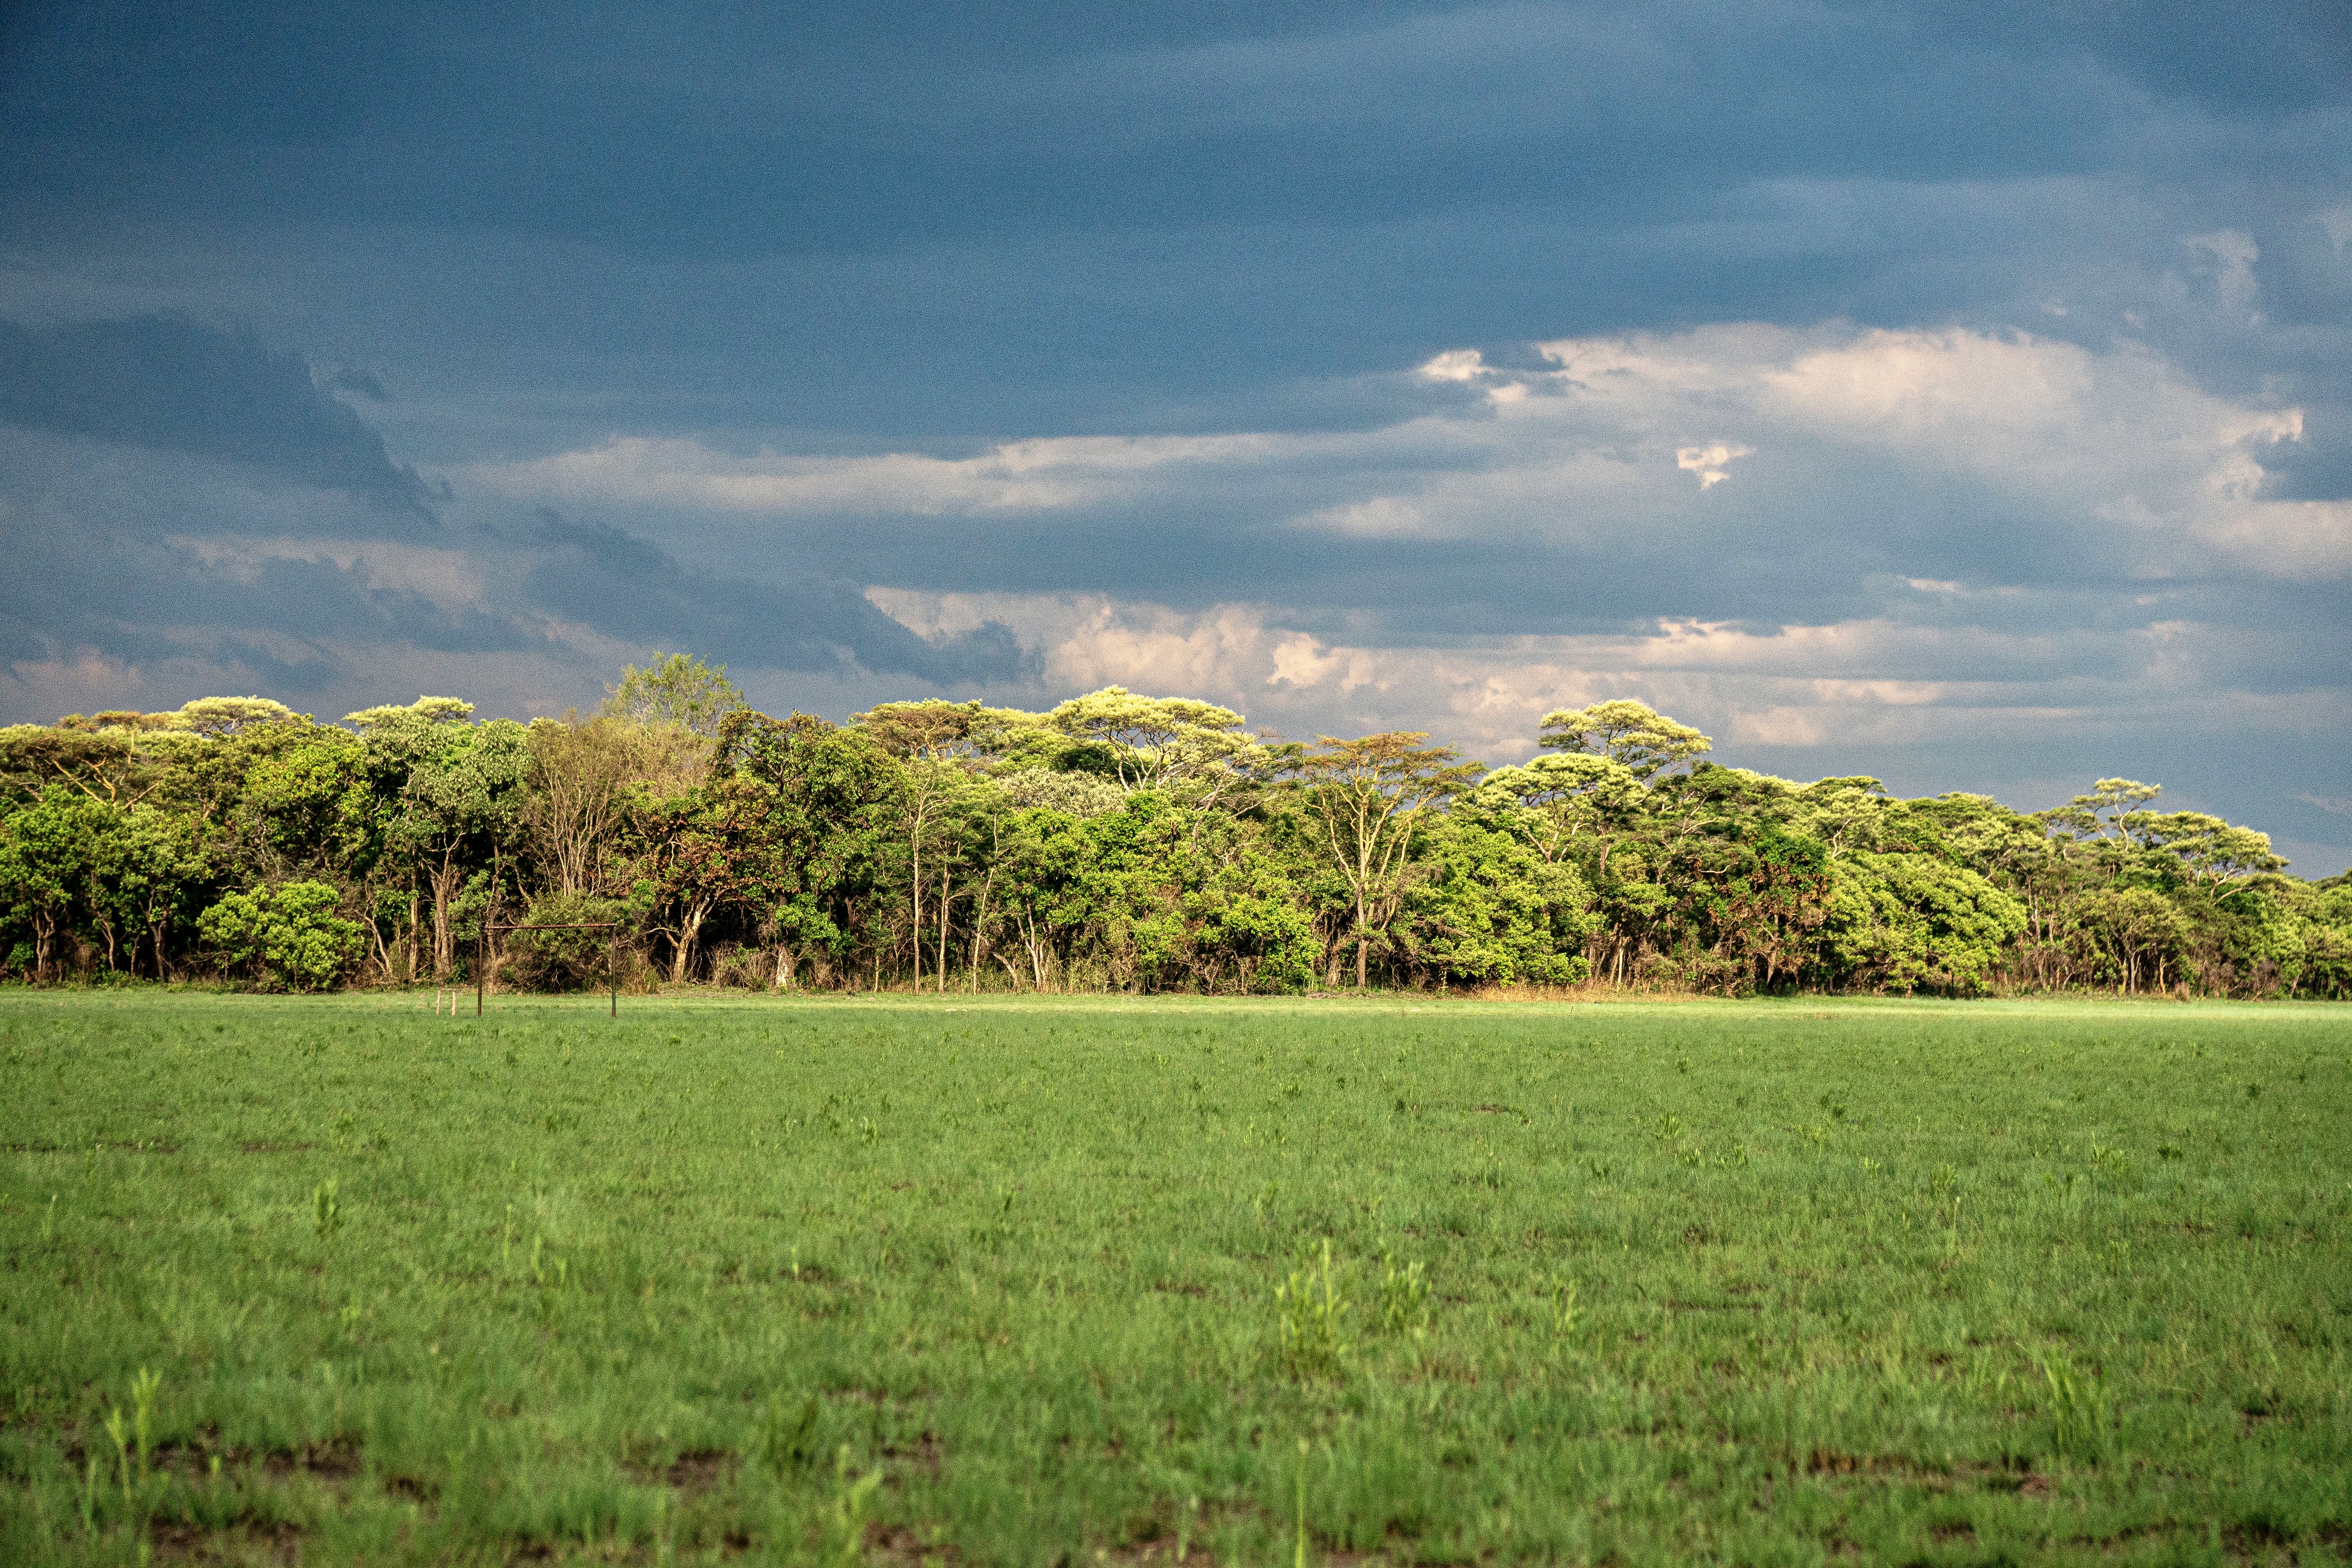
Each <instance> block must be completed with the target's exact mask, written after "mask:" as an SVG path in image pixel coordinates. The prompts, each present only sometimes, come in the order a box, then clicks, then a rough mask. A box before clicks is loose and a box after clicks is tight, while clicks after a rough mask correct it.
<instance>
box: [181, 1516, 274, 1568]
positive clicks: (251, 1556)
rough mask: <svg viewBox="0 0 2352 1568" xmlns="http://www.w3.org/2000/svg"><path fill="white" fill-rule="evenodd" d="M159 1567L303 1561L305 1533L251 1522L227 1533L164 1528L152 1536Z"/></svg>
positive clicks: (186, 1526)
mask: <svg viewBox="0 0 2352 1568" xmlns="http://www.w3.org/2000/svg"><path fill="white" fill-rule="evenodd" d="M148 1541H149V1543H150V1544H151V1545H152V1548H153V1551H154V1559H155V1561H156V1562H158V1563H252V1564H262V1563H299V1562H301V1561H302V1531H301V1529H300V1527H299V1526H297V1525H291V1524H287V1523H285V1522H283V1521H279V1522H278V1523H273V1524H263V1523H261V1522H260V1521H246V1522H244V1523H240V1524H235V1525H231V1526H230V1527H229V1528H228V1529H226V1530H206V1529H205V1528H204V1527H203V1526H201V1525H194V1524H161V1525H157V1526H155V1527H154V1528H153V1530H152V1531H151V1532H150V1534H149V1536H148Z"/></svg>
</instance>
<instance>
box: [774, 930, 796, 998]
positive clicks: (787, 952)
mask: <svg viewBox="0 0 2352 1568" xmlns="http://www.w3.org/2000/svg"><path fill="white" fill-rule="evenodd" d="M796 967H797V965H795V964H794V963H793V950H792V949H791V948H789V947H787V946H785V945H784V944H783V943H782V942H778V943H777V944H776V989H777V990H779V991H790V990H791V989H792V988H793V970H794V969H795V968H796Z"/></svg>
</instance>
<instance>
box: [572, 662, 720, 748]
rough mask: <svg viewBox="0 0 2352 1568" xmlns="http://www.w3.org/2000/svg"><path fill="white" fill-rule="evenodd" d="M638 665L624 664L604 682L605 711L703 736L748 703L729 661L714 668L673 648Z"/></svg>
mask: <svg viewBox="0 0 2352 1568" xmlns="http://www.w3.org/2000/svg"><path fill="white" fill-rule="evenodd" d="M654 659H655V662H654V663H652V664H649V665H647V666H646V668H643V669H639V668H637V667H636V666H635V665H634V664H632V665H627V666H625V667H624V668H622V670H621V679H620V681H619V682H618V684H616V685H614V686H609V687H607V688H605V700H604V714H605V716H606V717H607V718H612V719H626V720H628V721H630V722H631V723H635V724H675V725H677V727H678V728H679V729H681V730H685V731H690V732H691V733H693V734H697V735H701V736H704V737H705V738H709V737H710V736H714V735H716V734H718V733H719V724H720V722H721V721H724V720H725V719H726V717H727V715H728V714H730V713H732V712H734V711H735V710H737V709H739V708H742V707H744V706H745V703H744V701H743V692H742V690H741V689H740V688H739V687H738V686H737V685H736V684H735V683H734V682H733V681H731V680H730V679H727V667H726V666H725V665H723V664H722V665H719V666H717V667H716V668H713V667H712V666H710V665H707V664H705V663H703V662H702V661H701V660H700V659H698V658H692V657H690V656H688V655H687V654H682V653H674V654H671V655H670V656H669V657H668V658H663V657H662V656H661V655H660V654H659V653H658V652H656V654H655V655H654Z"/></svg>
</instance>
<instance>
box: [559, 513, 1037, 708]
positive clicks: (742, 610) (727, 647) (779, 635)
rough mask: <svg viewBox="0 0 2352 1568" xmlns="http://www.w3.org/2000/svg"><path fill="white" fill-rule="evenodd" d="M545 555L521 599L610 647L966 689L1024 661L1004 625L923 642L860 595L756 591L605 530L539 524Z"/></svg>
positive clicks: (838, 588) (813, 578) (816, 586)
mask: <svg viewBox="0 0 2352 1568" xmlns="http://www.w3.org/2000/svg"><path fill="white" fill-rule="evenodd" d="M539 521H540V529H541V542H543V544H544V545H545V546H547V547H548V548H547V549H546V551H545V552H544V553H543V554H542V555H541V557H540V558H539V559H538V560H537V561H536V562H535V563H533V564H532V565H531V566H530V569H529V573H528V574H527V576H526V579H525V591H526V592H527V593H528V594H529V595H530V598H531V599H532V600H533V602H535V603H537V604H538V605H541V606H543V607H544V608H545V609H546V610H547V611H548V612H549V613H551V614H552V615H554V616H559V617H562V618H563V619H567V620H575V621H581V622H585V623H586V624H588V625H590V626H593V627H595V628H596V630H598V631H599V632H602V633H604V635H606V636H608V637H619V638H624V639H627V640H631V641H635V642H655V643H665V644H667V645H668V646H671V647H681V646H682V647H692V648H693V649H694V650H695V651H696V652H697V653H698V654H699V655H701V656H702V657H704V658H710V659H714V660H719V661H723V662H727V663H730V664H740V665H749V666H755V667H758V668H770V669H787V670H800V671H810V672H819V673H825V674H841V673H845V672H846V671H847V670H849V669H850V668H862V669H866V670H868V671H872V672H874V673H877V674H887V675H907V676H911V677H913V678H915V679H919V680H926V681H934V682H940V683H953V684H960V683H965V682H971V681H1008V680H1013V679H1017V678H1018V677H1019V676H1020V674H1021V672H1022V668H1023V663H1024V657H1023V655H1022V653H1021V650H1020V648H1019V647H1018V646H1017V645H1016V644H1015V643H1014V641H1013V637H1012V634H1011V633H1010V632H1009V631H1007V630H1006V629H1005V628H1004V627H1003V626H998V625H989V626H982V627H980V628H978V629H977V630H975V631H971V632H968V633H965V634H962V635H961V636H959V637H945V638H941V639H940V640H938V641H936V642H934V641H926V640H925V639H923V638H921V637H917V636H916V635H915V634H914V633H912V632H910V631H908V629H907V628H906V627H905V626H901V625H900V624H899V623H898V622H897V621H894V620H892V619H891V618H890V617H889V616H886V615H884V614H883V613H882V612H881V611H880V610H877V609H876V608H875V607H874V605H872V604H871V603H869V602H868V601H867V600H866V597H865V595H863V593H861V592H860V591H859V589H858V587H857V585H856V584H855V583H852V582H850V581H848V580H846V579H844V578H836V577H830V576H827V575H825V574H822V573H821V572H810V571H806V570H803V571H802V572H801V573H799V574H794V575H793V576H791V577H788V578H784V579H782V580H780V581H771V582H757V581H753V580H752V579H750V578H747V577H742V576H738V575H732V574H723V573H714V572H704V571H698V570H695V569H691V568H688V567H686V566H683V565H681V564H680V563H678V562H677V560H676V559H674V558H673V557H671V556H670V555H669V554H667V552H664V551H662V550H660V549H658V548H656V546H654V545H652V544H649V543H647V542H646V541H645V540H642V539H639V538H636V537H635V536H633V535H631V534H629V533H626V532H625V531H622V530H620V529H617V528H614V527H611V526H609V525H607V524H603V523H595V522H579V521H569V520H567V519H565V518H563V517H562V516H560V515H558V514H556V513H554V512H552V511H543V512H541V514H540V520H539Z"/></svg>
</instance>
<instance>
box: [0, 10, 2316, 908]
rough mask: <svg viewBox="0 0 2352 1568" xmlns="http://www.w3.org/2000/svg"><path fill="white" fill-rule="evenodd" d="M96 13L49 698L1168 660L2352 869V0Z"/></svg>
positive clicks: (1262, 706) (66, 174) (10, 246)
mask: <svg viewBox="0 0 2352 1568" xmlns="http://www.w3.org/2000/svg"><path fill="white" fill-rule="evenodd" d="M1116 9H1117V8H1110V7H1103V6H1098V5H1075V4H1072V5H971V4H963V5H936V6H934V5H903V6H898V7H890V8H880V7H869V6H848V5H810V6H800V7H779V6H769V5H762V6H751V5H738V6H686V5H668V6H647V5H635V6H598V5H566V6H562V7H560V8H558V7H538V6H530V5H517V6H512V7H503V8H498V14H497V16H496V17H495V18H494V19H490V20H485V19H484V16H483V14H482V12H481V8H479V7H467V8H465V9H462V10H461V9H458V8H455V7H448V8H442V9H436V8H433V7H428V6H418V5H404V6H400V7H389V6H386V7H380V8H366V7H355V6H350V5H335V6H325V5H321V6H316V7H310V8H304V7H299V6H287V5H272V6H267V7H265V6H260V5H191V6H186V7H177V8H173V13H172V14H171V15H170V16H155V15H152V14H138V15H134V14H133V13H131V12H127V11H125V10H123V9H122V8H121V7H119V6H117V7H100V6H76V5H42V4H37V3H36V4H31V5H22V6H16V7H12V8H11V9H10V10H9V11H8V12H7V14H6V17H5V21H0V538H5V547H6V550H7V553H8V558H9V559H10V561H11V562H12V567H13V569H12V571H11V572H10V573H9V574H7V575H6V578H5V583H0V719H8V720H21V719H39V720H46V719H49V718H53V717H55V716H56V715H57V714H58V713H59V712H63V711H67V710H90V709H94V708H99V707H113V706H142V707H161V706H171V705H176V704H177V703H178V702H180V701H182V700H185V699H187V698H189V697H192V696H196V695H202V694H205V693H208V692H237V693H244V692H248V691H260V692H264V693H268V694H271V695H277V696H279V697H282V698H284V699H285V700H289V701H292V702H295V703H297V704H298V705H299V706H302V707H305V708H308V709H311V710H316V711H318V712H320V714H321V715H322V716H329V717H331V716H333V715H335V714H339V713H341V711H344V710H346V709H349V708H355V707H358V706H361V705H362V704H364V703H370V702H375V701H381V700H393V699H404V698H406V697H408V696H410V695H413V694H414V693H415V692H416V691H419V690H425V691H432V692H436V693H442V692H446V693H452V694H456V695H462V696H466V697H469V698H472V699H473V700H477V701H478V702H479V703H480V704H481V705H482V708H483V710H485V711H488V712H508V713H516V714H521V713H526V712H532V711H560V710H562V709H563V708H565V707H567V706H571V705H574V704H577V705H582V706H586V705H590V704H593V702H594V701H595V700H598V698H599V696H600V695H601V692H602V689H603V687H604V684H605V683H606V682H608V681H610V680H611V679H613V678H614V674H615V672H616V671H617V669H618V668H619V667H620V665H621V664H623V663H624V662H627V661H631V660H642V659H643V658H645V657H646V655H647V654H649V653H650V652H651V651H652V650H654V649H656V648H662V649H672V648H680V647H683V648H688V649H691V650H693V651H696V652H698V653H701V654H703V655H705V656H706V657H709V658H713V659H719V660H723V661H725V662H726V663H727V664H728V665H729V666H730V669H731V670H732V672H733V673H734V674H735V675H736V676H737V677H738V678H739V679H740V680H741V681H742V682H743V684H744V685H745V687H746V688H747V689H749V690H750V692H751V695H752V696H753V698H754V699H755V700H758V701H759V702H761V704H762V705H763V706H767V707H770V708H772V709H775V710H784V709H789V708H792V707H799V708H802V709H803V710H814V711H821V712H824V713H828V714H831V715H833V716H835V717H841V716H844V715H845V714H846V713H847V712H849V711H851V710H854V709H856V708H858V707H861V706H864V705H865V704H866V703H868V702H870V701H873V700H877V699H881V698H886V697H892V696H904V695H914V694H919V693H928V692H942V693H950V694H955V695H966V694H970V695H981V696H985V697H988V698H990V699H991V700H997V701H1003V702H1018V703H1023V704H1042V703H1045V702H1048V701H1051V700H1057V699H1058V698H1060V697H1063V696H1066V695H1069V694H1070V693H1072V692H1074V691H1078V690H1083V689H1089V688H1091V687H1094V686H1097V685H1102V684H1106V683H1108V682H1111V681H1117V682H1119V683H1122V684H1125V685H1128V686H1129V687H1132V688H1136V689H1146V690H1152V691H1162V692H1181V693H1185V694H1195V695H1201V696H1207V697H1213V698H1215V699H1217V700H1222V701H1225V702H1228V703H1231V704H1232V705H1233V706H1234V707H1236V708H1239V709H1241V710H1243V711H1244V712H1245V713H1247V714H1248V715H1249V716H1250V718H1251V719H1252V720H1253V721H1255V722H1258V723H1261V724H1265V725H1267V726H1271V727H1273V728H1276V729H1278V730H1280V731H1283V732H1285V733H1288V734H1292V735H1308V734H1313V733H1317V732H1339V733H1355V732H1361V731H1366V730H1370V729H1373V728H1390V727H1410V728H1414V729H1426V730H1429V731H1433V732H1434V733H1436V734H1437V735H1438V736H1440V737H1441V738H1444V739H1445V740H1448V741H1452V742H1457V743H1459V744H1461V745H1463V746H1464V747H1465V748H1466V749H1467V750H1469V751H1470V752H1473V753H1474V754H1476V755H1480V756H1484V757H1486V758H1487V759H1489V760H1491V761H1497V762H1499V761H1503V760H1506V759H1509V758H1514V757H1517V756H1521V755H1524V754H1525V753H1526V752H1527V751H1528V748H1529V746H1530V744H1531V742H1532V739H1533V735H1534V731H1535V724H1536V721H1537V719H1538V717H1539V716H1540V714H1541V713H1542V712H1543V711H1544V710H1547V709H1549V708H1552V707H1556V706H1560V705H1563V704H1569V705H1573V704H1581V703H1583V702H1587V701H1591V700H1597V699H1600V698H1603V697H1611V696H1619V695H1625V696H1634V697H1639V698H1642V699H1643V700H1648V701H1650V702H1652V703H1654V705H1656V706H1657V707H1659V708H1661V709H1663V710H1666V711H1668V712H1671V713H1674V714H1675V715H1677V716H1678V717H1681V718H1683V719H1685V720H1686V721H1691V722H1694V723H1696V724H1699V725H1700V726H1701V727H1702V728H1704V729H1706V731H1708V732H1709V733H1710V734H1712V735H1713V736H1715V738H1716V741H1717V756H1718V757H1719V758H1720V759H1721V760H1723V761H1727V762H1730V763H1738V764H1742V765H1747V766H1753V767H1759V768H1764V769H1767V770H1769V771H1772V772H1776V773H1783V774H1787V775H1790V776H1794V777H1803V778H1810V777H1814V776H1818V775H1821V774H1824V773H1855V772H1868V773H1875V774H1878V775H1880V776H1882V777H1884V778H1885V779H1886V780H1887V782H1888V783H1889V784H1890V785H1892V786H1894V787H1895V788H1896V789H1898V790H1901V791H1904V792H1906V793H1926V792H1933V791H1939V790H1945V789H1972V790H1984V791H1990V792H1992V793H1995V794H1999V795H2001V796H2002V797H2003V798H2004V799H2008V800H2010V801H2011V802H2012V803H2014V804H2017V805H2026V806H2038V805H2049V804H2053V802H2055V801H2057V800H2059V799H2063V797H2064V796H2065V795H2069V794H2072V793H2074V791H2075V790H2078V789H2080V788H2083V787H2085V786H2086V785H2087V784H2089V782H2090V781H2091V780H2092V779H2094V778H2096V777H2100V776H2104V775H2109V774H2116V773H2121V774H2126V775H2128V776H2132V777H2137V778H2140V779H2144V780H2149V781H2152V782H2162V783H2163V784H2165V785H2166V786H2167V799H2168V801H2170V802H2177V803H2178V804H2179V805H2198V806H2202V807H2204V808H2207V809H2212V810H2218V811H2222V812H2225V813H2227V814H2228V815H2229V816H2231V817H2233V818H2235V819H2238V820H2242V821H2246V822H2249V823H2252V825H2253V826H2259V827H2262V828H2263V829H2265V830H2267V831H2269V832H2271V833H2272V834H2273V835H2274V836H2275V837H2276V838H2277V839H2278V840H2279V841H2280V844H2281V847H2282V848H2283V850H2284V852H2286V853H2288V854H2290V855H2292V856H2293V857H2294V860H2295V868H2296V869H2298V870H2301V871H2304V872H2305V873H2306V874H2311V875H2321V874H2326V873H2328V872H2333V871H2335V870H2337V869H2340V868H2344V867H2345V866H2346V865H2347V863H2352V741H2347V734H2352V657H2347V656H2352V591H2347V584H2352V353H2347V348H2352V23H2348V22H2347V12H2346V11H2345V10H2344V8H2343V7H2341V6H2340V5H2307V6H2297V5H2275V6H2265V7H2235V8H2231V7H2214V6H2210V5H2187V4H2167V5H2131V4H2125V3H2118V0H2102V3H2097V4H2083V5H2066V4H2058V5H2015V6H2002V5H1965V6H1963V5H1915V6H1900V5H1883V6H1860V5H1638V6H1635V5H1531V4H1505V5H1408V4H1392V5H1358V6H1352V7H1345V8H1339V7H1329V6H1306V5H1279V4H1275V5H1269V4H1263V3H1259V4H1251V5H1239V4H1234V5H1163V6H1155V7H1134V8H1129V9H1131V10H1132V11H1133V12H1134V13H1135V14H1134V15H1133V16H1119V15H1117V14H1115V11H1116Z"/></svg>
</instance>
